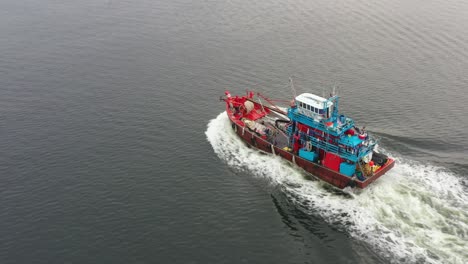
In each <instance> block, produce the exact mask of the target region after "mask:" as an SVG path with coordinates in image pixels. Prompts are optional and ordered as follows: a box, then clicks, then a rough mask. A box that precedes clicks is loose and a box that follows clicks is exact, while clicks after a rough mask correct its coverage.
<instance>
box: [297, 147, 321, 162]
mask: <svg viewBox="0 0 468 264" xmlns="http://www.w3.org/2000/svg"><path fill="white" fill-rule="evenodd" d="M299 157H301V158H304V159H306V160H310V161H314V162H315V161H317V154H316V153H315V152H312V151H307V150H306V149H300V150H299Z"/></svg>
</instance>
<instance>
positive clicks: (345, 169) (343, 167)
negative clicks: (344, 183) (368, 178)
mask: <svg viewBox="0 0 468 264" xmlns="http://www.w3.org/2000/svg"><path fill="white" fill-rule="evenodd" d="M355 172H356V164H350V163H347V162H342V163H341V164H340V173H341V174H344V175H346V176H350V177H351V176H353V175H354V173H355Z"/></svg>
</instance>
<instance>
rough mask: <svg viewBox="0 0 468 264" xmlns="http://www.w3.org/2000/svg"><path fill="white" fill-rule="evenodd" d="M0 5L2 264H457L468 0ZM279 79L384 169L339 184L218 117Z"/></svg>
mask: <svg viewBox="0 0 468 264" xmlns="http://www.w3.org/2000/svg"><path fill="white" fill-rule="evenodd" d="M0 4H1V8H0V34H1V36H2V37H1V38H0V179H1V181H0V220H1V225H0V263H431V262H432V263H466V262H467V259H468V255H467V253H466V252H467V251H466V248H467V247H468V244H467V242H466V241H467V236H468V213H467V212H468V198H467V180H466V179H467V175H468V143H467V141H466V138H468V132H467V124H468V115H466V109H467V107H466V106H465V105H466V101H467V100H468V96H467V94H466V92H467V91H468V27H467V25H468V2H466V1H462V0H449V1H419V0H405V1H403V0H393V1H390V0H388V1H387V0H385V1H370V0H363V1H339V0H338V1H315V0H308V1H305V0H300V1H289V0H288V1H277V0H272V1H263V0H262V1H244V0H241V1H185V0H175V1H166V0H160V1H148V0H143V1H129V0H128V1H117V0H106V1H100V0H94V1H91V0H84V1H74V2H72V1H32V0H28V1H13V0H3V1H1V3H0ZM289 76H294V77H295V83H296V89H297V90H298V92H314V93H317V94H321V93H322V91H325V92H327V91H329V89H330V87H332V86H333V85H335V84H338V85H339V86H340V88H339V89H338V91H339V93H340V95H341V108H342V111H344V112H345V113H346V114H348V115H349V116H351V117H353V118H354V119H355V121H356V122H357V123H358V124H359V125H366V127H367V129H368V130H369V131H370V132H372V133H374V134H376V135H378V136H379V137H381V138H382V141H381V144H380V147H381V149H382V150H383V151H385V152H388V153H390V154H391V155H392V156H394V157H396V158H397V160H398V163H397V165H396V167H395V169H394V170H392V171H391V172H390V173H389V174H387V175H386V176H385V177H384V178H382V179H381V180H379V181H377V182H376V183H375V184H374V185H373V186H372V187H371V188H369V189H368V190H366V191H364V192H362V193H354V194H352V195H343V194H340V193H336V192H334V191H333V190H331V189H329V188H327V187H326V186H324V185H323V184H321V183H320V182H316V181H310V180H307V179H305V178H304V175H303V174H302V173H301V171H299V170H297V169H296V168H293V167H291V166H289V165H288V164H287V163H284V162H282V161H280V160H279V159H277V158H274V157H270V156H264V155H260V154H259V153H257V152H255V151H252V150H250V149H247V148H246V147H245V146H244V145H243V144H242V143H241V142H240V141H239V140H238V139H237V138H235V137H234V136H233V134H232V132H231V131H227V130H226V129H225V128H226V125H228V123H227V118H226V117H225V116H224V115H223V114H222V112H223V111H224V105H223V104H222V103H220V102H219V101H218V98H219V96H220V95H222V94H223V92H224V90H225V89H229V90H230V91H231V92H232V93H243V92H244V91H245V89H247V88H249V89H255V90H257V91H261V92H263V93H265V94H266V95H268V96H269V97H272V98H290V97H291V92H290V89H289V88H288V87H286V85H287V83H288V78H289Z"/></svg>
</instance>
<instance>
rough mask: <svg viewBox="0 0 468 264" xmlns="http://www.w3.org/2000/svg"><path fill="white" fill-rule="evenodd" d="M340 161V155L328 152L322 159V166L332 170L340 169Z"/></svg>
mask: <svg viewBox="0 0 468 264" xmlns="http://www.w3.org/2000/svg"><path fill="white" fill-rule="evenodd" d="M340 163H341V158H340V156H338V155H335V154H333V153H330V152H326V153H325V158H324V159H323V161H322V165H323V166H325V167H327V168H329V169H331V170H334V171H340Z"/></svg>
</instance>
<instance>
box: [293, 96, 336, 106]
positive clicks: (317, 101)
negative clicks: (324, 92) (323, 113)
mask: <svg viewBox="0 0 468 264" xmlns="http://www.w3.org/2000/svg"><path fill="white" fill-rule="evenodd" d="M296 101H298V102H302V103H305V104H308V105H310V106H313V107H315V108H318V109H324V108H328V107H330V106H332V105H333V102H331V101H329V100H328V99H325V98H323V97H320V96H318V95H315V94H311V93H303V94H300V95H298V96H297V97H296ZM325 102H326V104H327V105H326V107H324V106H325V104H324V103H325Z"/></svg>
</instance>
